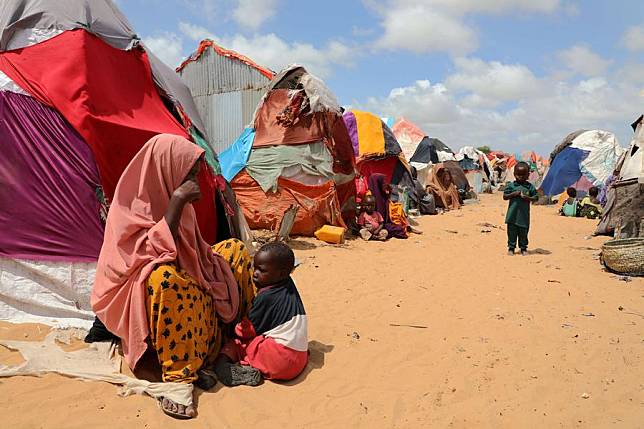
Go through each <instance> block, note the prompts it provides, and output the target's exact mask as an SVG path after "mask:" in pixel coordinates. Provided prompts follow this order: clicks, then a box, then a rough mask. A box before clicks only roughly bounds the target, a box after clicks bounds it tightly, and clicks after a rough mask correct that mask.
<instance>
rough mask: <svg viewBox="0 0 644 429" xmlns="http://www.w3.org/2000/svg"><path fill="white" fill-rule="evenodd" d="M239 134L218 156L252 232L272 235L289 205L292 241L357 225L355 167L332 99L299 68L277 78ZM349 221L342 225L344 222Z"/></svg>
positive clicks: (293, 68)
mask: <svg viewBox="0 0 644 429" xmlns="http://www.w3.org/2000/svg"><path fill="white" fill-rule="evenodd" d="M269 88H272V89H270V90H269V92H267V94H266V95H265V96H264V98H263V100H262V101H261V102H260V104H259V106H258V107H257V110H256V112H255V118H254V121H253V124H254V126H253V128H248V129H246V130H244V131H243V132H242V134H241V136H240V137H239V139H237V141H236V142H235V143H233V145H232V146H231V147H230V148H228V149H227V150H226V151H224V152H223V153H222V155H221V162H222V171H223V172H224V176H225V177H226V178H227V179H228V180H230V181H231V185H232V187H233V189H234V191H235V194H236V195H237V199H238V201H239V203H240V205H241V207H242V210H243V212H244V215H245V217H246V219H247V221H248V223H249V225H250V227H251V228H254V229H274V228H276V227H277V226H278V225H279V222H280V221H281V218H282V215H283V213H284V212H285V210H286V209H288V208H289V207H290V206H291V205H292V204H295V205H298V206H299V208H300V209H299V210H298V212H297V216H296V219H295V224H294V226H293V229H292V233H293V234H296V235H309V236H310V235H313V233H314V232H315V231H316V230H317V229H319V228H320V227H322V226H323V225H326V224H328V225H336V226H345V225H346V222H349V221H351V220H352V219H353V218H354V217H355V184H354V180H353V179H354V175H355V161H354V156H353V149H352V146H351V139H350V138H349V134H348V133H347V129H346V127H345V125H344V122H343V121H342V117H341V115H340V108H339V105H337V101H336V100H335V96H334V95H333V94H332V93H331V92H330V90H329V89H328V88H327V87H326V86H325V84H324V83H323V82H322V81H321V80H319V79H318V78H316V77H315V76H312V75H310V74H309V73H308V72H306V70H305V69H304V68H303V67H301V66H293V67H289V68H288V69H286V70H284V71H282V72H281V73H279V74H278V75H277V76H276V77H275V79H274V80H273V81H272V82H271V84H270V85H269ZM345 220H346V222H345Z"/></svg>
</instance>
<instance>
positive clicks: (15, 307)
mask: <svg viewBox="0 0 644 429" xmlns="http://www.w3.org/2000/svg"><path fill="white" fill-rule="evenodd" d="M95 276H96V263H94V262H44V261H39V262H35V261H25V260H19V259H10V258H5V257H0V320H5V321H9V322H11V323H43V324H45V325H50V326H54V327H59V328H67V327H75V328H84V329H89V328H90V327H91V326H92V322H93V321H94V313H92V308H91V305H90V293H91V290H92V286H93V284H94V277H95Z"/></svg>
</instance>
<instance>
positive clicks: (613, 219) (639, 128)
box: [596, 116, 644, 238]
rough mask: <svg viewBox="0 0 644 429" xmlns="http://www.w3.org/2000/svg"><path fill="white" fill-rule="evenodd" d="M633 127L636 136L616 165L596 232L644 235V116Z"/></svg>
mask: <svg viewBox="0 0 644 429" xmlns="http://www.w3.org/2000/svg"><path fill="white" fill-rule="evenodd" d="M632 127H633V129H634V130H635V135H634V136H633V140H632V141H631V145H630V146H629V147H628V149H627V150H626V151H625V152H624V153H623V154H622V156H621V157H620V159H619V161H618V162H617V164H616V166H615V172H616V173H617V175H616V178H615V181H614V182H613V184H612V186H611V187H610V189H609V190H608V200H607V203H606V207H604V213H603V215H602V219H601V222H600V223H599V226H598V227H597V231H596V233H597V234H608V235H613V234H615V235H617V236H619V237H620V238H630V237H644V223H643V222H642V219H644V116H640V117H639V118H638V119H637V120H636V121H635V122H634V123H633V124H632Z"/></svg>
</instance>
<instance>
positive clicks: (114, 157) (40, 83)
mask: <svg viewBox="0 0 644 429" xmlns="http://www.w3.org/2000/svg"><path fill="white" fill-rule="evenodd" d="M0 68H1V69H2V71H4V72H5V73H6V74H7V75H8V76H9V77H10V78H11V79H13V80H14V81H15V82H17V83H18V85H20V86H21V87H23V88H25V89H26V90H27V91H28V92H29V93H30V94H31V95H33V96H34V97H35V98H37V99H38V100H39V101H41V102H43V103H45V104H47V105H50V106H52V107H54V108H56V109H57V110H58V111H59V112H60V113H61V114H62V115H63V116H64V117H65V119H67V121H69V123H71V124H72V126H73V127H74V128H75V129H76V130H77V131H78V132H79V134H81V135H82V136H83V138H84V139H85V141H86V142H87V144H89V146H90V147H91V148H92V150H93V151H94V156H95V157H96V163H97V165H98V169H99V173H100V175H101V181H102V185H103V187H104V189H105V193H106V194H107V195H108V197H110V198H111V197H112V196H113V195H114V189H115V188H116V183H117V182H118V179H119V178H120V177H121V173H122V172H123V170H124V169H125V167H126V166H127V164H128V163H129V162H130V160H131V159H132V157H133V156H134V155H135V154H136V153H137V152H138V151H139V149H141V147H142V146H143V145H144V144H145V142H147V141H148V140H149V139H150V138H152V137H153V136H155V135H157V134H161V133H170V134H176V135H179V136H182V137H185V138H189V137H188V134H187V133H186V131H185V130H184V129H183V127H182V126H181V125H180V124H179V123H178V122H177V121H176V120H175V119H174V117H173V116H172V114H171V113H170V112H169V111H168V109H167V108H166V107H165V106H164V104H163V101H161V98H160V97H159V94H158V92H157V88H156V87H155V85H154V83H153V81H152V74H151V72H150V64H149V63H148V58H147V55H146V54H145V52H144V51H143V50H141V49H134V50H131V51H122V50H120V49H116V48H113V47H111V46H110V45H108V44H107V43H105V42H103V41H102V40H101V39H99V38H98V37H96V36H94V35H92V34H90V33H88V32H86V31H84V30H75V31H66V32H64V33H62V34H61V35H59V36H57V37H54V38H52V39H50V40H48V41H46V42H43V43H39V44H37V45H34V46H30V47H28V48H24V49H18V50H16V51H10V52H5V53H2V54H0Z"/></svg>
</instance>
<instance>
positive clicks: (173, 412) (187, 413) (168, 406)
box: [159, 398, 197, 419]
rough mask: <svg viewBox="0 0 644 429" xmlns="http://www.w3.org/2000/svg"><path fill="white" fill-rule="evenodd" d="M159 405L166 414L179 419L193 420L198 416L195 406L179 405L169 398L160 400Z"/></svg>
mask: <svg viewBox="0 0 644 429" xmlns="http://www.w3.org/2000/svg"><path fill="white" fill-rule="evenodd" d="M159 405H161V409H162V410H163V412H164V413H166V414H167V415H169V416H171V417H174V418H177V419H191V418H193V417H195V416H196V415H197V410H196V409H195V407H194V405H188V406H186V405H181V404H177V403H176V402H174V401H172V400H170V399H168V398H162V399H159Z"/></svg>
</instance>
